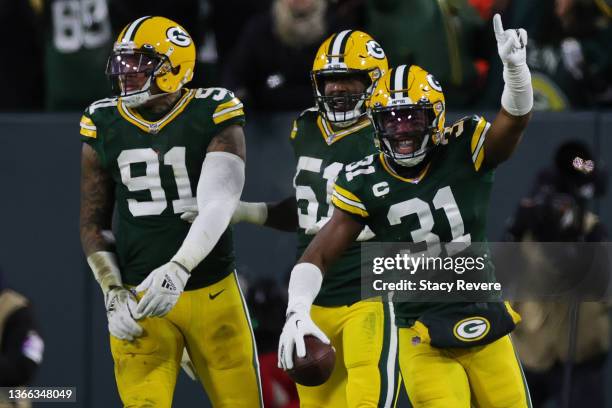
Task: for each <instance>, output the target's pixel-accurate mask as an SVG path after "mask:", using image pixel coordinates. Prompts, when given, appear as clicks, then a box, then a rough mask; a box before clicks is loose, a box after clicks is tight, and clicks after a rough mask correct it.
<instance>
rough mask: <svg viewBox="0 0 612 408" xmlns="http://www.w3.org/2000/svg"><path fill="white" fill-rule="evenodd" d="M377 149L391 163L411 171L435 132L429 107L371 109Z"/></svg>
mask: <svg viewBox="0 0 612 408" xmlns="http://www.w3.org/2000/svg"><path fill="white" fill-rule="evenodd" d="M371 116H372V122H373V124H374V128H375V130H376V138H377V140H378V148H379V149H380V150H381V152H382V153H384V154H385V155H386V156H387V157H389V158H390V159H391V160H393V161H394V162H395V163H397V164H399V165H401V166H405V167H413V166H416V165H417V164H419V163H421V162H422V161H423V159H425V157H426V155H427V153H428V152H429V151H430V150H431V148H432V147H433V143H432V138H433V136H434V135H435V133H436V132H437V131H438V127H437V120H438V119H437V118H436V115H435V113H434V109H433V105H432V104H431V103H419V104H416V105H403V106H389V107H386V108H376V107H374V109H372V112H371Z"/></svg>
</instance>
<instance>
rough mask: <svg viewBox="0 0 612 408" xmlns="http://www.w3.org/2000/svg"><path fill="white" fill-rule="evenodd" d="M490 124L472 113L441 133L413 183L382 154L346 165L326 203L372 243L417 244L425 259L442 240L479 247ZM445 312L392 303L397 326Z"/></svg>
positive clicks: (482, 234) (482, 237) (420, 304)
mask: <svg viewBox="0 0 612 408" xmlns="http://www.w3.org/2000/svg"><path fill="white" fill-rule="evenodd" d="M489 126H490V124H489V123H487V122H486V120H484V119H483V118H481V117H478V116H473V117H468V118H464V119H462V120H460V121H458V122H456V123H455V124H454V125H453V126H452V127H449V128H447V129H446V131H445V132H444V134H443V136H442V137H441V140H440V144H441V146H439V147H438V148H437V149H436V151H435V153H434V154H433V156H432V158H431V161H430V162H429V164H428V165H427V166H425V167H424V169H423V170H422V172H421V174H420V175H418V176H417V177H415V178H414V179H408V178H403V177H400V176H399V175H397V174H396V173H395V172H394V171H393V170H392V169H391V168H389V166H388V164H387V163H386V161H385V158H384V156H383V154H382V153H379V154H374V155H370V156H367V157H366V158H364V159H362V160H361V161H358V162H355V163H352V164H350V165H348V166H346V167H345V170H344V172H343V173H342V174H340V175H339V177H338V180H337V182H336V186H335V189H334V192H333V198H332V202H333V204H334V205H335V206H336V207H338V208H340V209H342V210H344V211H345V212H347V213H349V214H351V215H353V216H354V217H357V218H358V219H359V221H360V222H363V223H365V224H367V225H368V226H369V227H370V228H371V229H372V231H373V232H374V233H375V234H376V238H377V241H380V242H413V243H424V244H426V246H427V251H428V254H430V256H434V255H437V254H436V253H435V252H436V251H437V250H438V248H439V253H442V251H443V250H444V249H445V243H450V242H453V243H466V244H469V243H471V242H486V217H487V210H488V203H489V195H490V191H491V186H492V184H493V177H494V171H493V170H484V169H481V165H482V162H483V160H484V149H483V144H484V140H485V137H486V133H487V130H488V128H489ZM454 248H456V246H455V247H454ZM446 249H449V248H448V246H447V248H446ZM432 252H433V254H432ZM487 266H488V270H489V271H490V272H491V273H492V269H491V268H492V265H491V264H489V265H487ZM448 307H452V303H445V304H442V303H424V302H396V304H395V312H396V322H397V324H398V326H400V327H405V326H411V325H412V322H413V321H414V319H416V318H418V317H419V316H420V315H421V314H422V313H423V312H424V311H426V310H427V311H430V310H432V309H434V308H448Z"/></svg>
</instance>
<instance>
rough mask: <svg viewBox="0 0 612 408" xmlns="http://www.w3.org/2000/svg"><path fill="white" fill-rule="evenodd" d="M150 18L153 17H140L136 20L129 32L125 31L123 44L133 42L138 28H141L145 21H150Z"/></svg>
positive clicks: (128, 29) (130, 26)
mask: <svg viewBox="0 0 612 408" xmlns="http://www.w3.org/2000/svg"><path fill="white" fill-rule="evenodd" d="M150 18H152V17H151V16H144V17H140V18H139V19H138V20H135V21H134V22H133V23H132V24H130V25H129V27H128V28H127V30H125V34H124V35H123V38H122V39H121V42H130V41H133V40H134V37H135V36H136V31H138V28H139V27H140V26H141V24H142V23H143V22H144V21H145V20H148V19H150Z"/></svg>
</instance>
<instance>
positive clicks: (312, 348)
mask: <svg viewBox="0 0 612 408" xmlns="http://www.w3.org/2000/svg"><path fill="white" fill-rule="evenodd" d="M304 343H305V344H306V356H305V357H304V358H299V357H298V356H297V354H296V352H295V349H294V350H293V368H292V369H291V370H288V371H287V374H289V377H291V379H292V380H293V381H295V382H296V383H298V384H301V385H306V386H309V387H314V386H316V385H321V384H323V383H324V382H325V381H327V380H328V379H329V376H330V375H331V373H332V371H333V370H334V364H335V363H336V351H335V350H334V348H333V347H332V346H331V345H330V344H325V343H323V342H322V341H321V340H319V339H317V338H316V337H315V336H310V335H307V336H304Z"/></svg>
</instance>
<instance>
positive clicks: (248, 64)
mask: <svg viewBox="0 0 612 408" xmlns="http://www.w3.org/2000/svg"><path fill="white" fill-rule="evenodd" d="M326 9H327V3H326V1H325V0H275V1H274V3H273V5H272V8H271V9H270V10H269V11H268V12H266V13H264V14H260V15H257V16H255V17H253V19H252V20H251V21H250V22H249V23H248V24H247V26H246V27H245V29H244V31H243V32H242V35H241V37H240V39H239V41H238V44H237V45H236V48H235V49H234V51H233V52H232V55H231V57H230V60H229V62H228V64H227V66H225V67H223V71H224V77H223V81H222V82H223V85H224V86H225V87H226V88H228V89H232V90H234V92H235V93H236V96H238V97H239V98H240V99H241V100H242V101H243V102H244V105H245V107H246V109H252V110H262V111H271V110H277V111H284V110H298V109H303V107H304V106H311V105H312V92H313V91H312V86H311V84H310V77H309V74H308V73H309V72H310V69H311V67H312V58H313V56H314V55H315V54H316V52H317V48H318V46H319V43H320V42H321V41H322V40H323V39H324V38H325V36H326V34H327V32H328V23H327V22H326Z"/></svg>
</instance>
